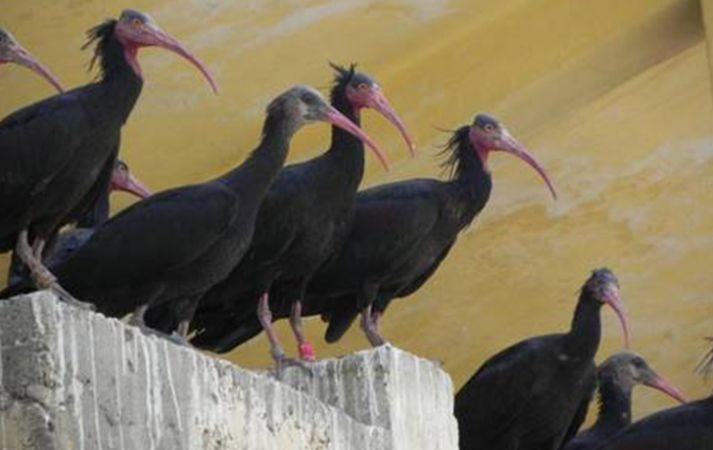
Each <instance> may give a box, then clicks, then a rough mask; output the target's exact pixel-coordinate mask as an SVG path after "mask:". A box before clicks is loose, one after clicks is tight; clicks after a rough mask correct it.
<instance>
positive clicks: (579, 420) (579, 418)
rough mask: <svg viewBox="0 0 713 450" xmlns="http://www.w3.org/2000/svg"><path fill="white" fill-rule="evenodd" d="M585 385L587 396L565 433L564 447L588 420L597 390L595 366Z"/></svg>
mask: <svg viewBox="0 0 713 450" xmlns="http://www.w3.org/2000/svg"><path fill="white" fill-rule="evenodd" d="M585 383H586V386H587V387H586V388H585V389H586V394H585V395H583V396H582V401H581V402H579V406H577V411H576V412H575V413H574V417H573V418H572V423H571V424H570V425H569V428H568V429H567V432H566V433H565V435H564V438H563V439H562V445H563V446H564V445H565V444H567V443H568V442H569V441H571V440H572V439H574V437H575V436H576V435H577V433H578V432H579V429H580V428H581V427H582V424H583V423H584V419H586V418H587V411H588V410H589V404H590V403H591V401H592V397H594V392H595V391H596V389H597V375H596V367H595V366H594V364H592V370H591V371H590V373H589V374H587V379H586V380H585Z"/></svg>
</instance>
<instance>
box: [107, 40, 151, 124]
mask: <svg viewBox="0 0 713 450" xmlns="http://www.w3.org/2000/svg"><path fill="white" fill-rule="evenodd" d="M97 45H98V47H97V54H96V55H97V56H96V57H97V58H99V60H100V61H99V62H100V65H101V73H102V75H101V80H100V82H99V86H100V87H101V91H102V95H100V96H99V98H98V104H97V105H96V106H97V108H96V113H97V114H102V112H104V113H105V114H106V113H108V114H110V115H111V116H112V117H114V118H117V119H118V120H119V121H120V123H121V124H124V123H125V122H126V120H127V119H128V117H129V114H130V113H131V111H132V109H133V108H134V105H135V104H136V101H137V100H138V98H139V95H140V94H141V89H142V88H143V85H144V82H143V80H142V79H141V77H139V76H138V75H136V72H134V69H133V68H132V67H131V65H129V62H128V61H127V60H126V55H125V51H124V46H123V45H122V44H121V43H120V42H119V41H118V40H117V38H116V36H115V35H114V33H113V32H112V33H111V34H110V35H108V36H107V37H105V38H104V39H102V41H101V42H100V43H99V44H97ZM107 105H109V106H110V108H107Z"/></svg>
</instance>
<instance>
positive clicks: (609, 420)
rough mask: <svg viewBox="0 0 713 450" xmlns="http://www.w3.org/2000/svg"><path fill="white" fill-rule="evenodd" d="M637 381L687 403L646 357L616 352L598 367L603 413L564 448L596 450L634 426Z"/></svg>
mask: <svg viewBox="0 0 713 450" xmlns="http://www.w3.org/2000/svg"><path fill="white" fill-rule="evenodd" d="M637 384H643V385H644V386H649V387H652V388H654V389H658V390H660V391H662V392H664V393H666V394H668V395H670V396H671V397H673V398H674V399H676V400H678V401H680V402H681V403H685V402H686V399H685V398H684V396H683V394H682V393H681V391H680V390H678V389H677V388H676V387H675V386H673V385H672V384H671V383H669V382H668V381H666V380H665V379H664V378H663V377H661V376H660V375H659V374H657V373H656V372H655V371H654V370H653V369H652V368H651V366H649V364H648V363H647V362H646V360H645V359H644V358H643V357H641V356H640V355H637V354H635V353H632V352H619V353H616V354H614V355H612V356H610V357H609V358H608V359H607V360H606V361H604V363H602V364H601V365H600V366H599V368H598V370H597V391H598V393H599V415H598V416H597V421H596V423H595V424H594V425H593V426H592V427H591V428H590V429H588V430H585V431H583V432H581V433H579V434H578V435H577V436H575V437H574V439H572V440H571V441H569V442H568V443H567V444H566V445H565V446H564V447H562V449H563V450H596V449H598V448H599V447H600V446H602V445H603V444H605V443H606V442H607V441H609V440H610V439H611V438H612V437H613V436H614V435H615V434H616V433H618V432H619V431H621V430H622V429H623V428H624V427H626V426H628V425H631V397H632V393H633V390H634V386H636V385H637ZM583 407H586V406H584V405H583Z"/></svg>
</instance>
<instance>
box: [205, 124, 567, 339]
mask: <svg viewBox="0 0 713 450" xmlns="http://www.w3.org/2000/svg"><path fill="white" fill-rule="evenodd" d="M494 151H504V152H507V153H511V154H513V155H515V156H517V157H518V158H521V159H523V160H524V161H525V162H526V163H527V164H529V165H530V166H532V167H533V168H534V169H535V170H536V171H537V172H538V173H539V174H540V176H542V177H543V179H544V180H545V182H546V184H547V185H548V187H549V189H550V191H551V193H552V195H553V196H556V194H555V190H554V187H553V186H552V183H551V182H550V179H549V177H548V176H547V174H546V172H545V170H544V169H543V168H542V166H541V165H540V164H539V163H538V162H537V161H536V160H535V159H534V158H533V157H532V156H531V155H530V153H529V152H528V151H527V150H526V149H525V148H524V147H523V146H522V145H521V144H520V143H519V142H518V141H517V140H516V139H515V138H514V137H512V135H511V134H510V133H509V132H508V130H507V129H506V128H505V127H504V126H503V125H502V124H501V123H500V122H499V121H497V120H496V119H494V118H493V117H491V116H488V115H486V114H479V115H477V116H476V117H475V119H474V121H473V123H472V125H466V126H463V127H461V128H460V129H458V130H457V131H456V132H455V133H454V135H453V137H452V138H451V140H450V141H449V143H448V145H447V147H446V150H445V153H446V154H447V155H448V159H447V161H446V163H445V166H446V167H447V168H449V169H450V170H451V179H450V180H448V181H440V180H434V179H416V180H408V181H402V182H397V183H391V184H386V185H382V186H376V187H374V188H371V189H367V190H365V191H362V192H359V193H358V194H357V197H356V200H355V203H354V211H353V213H352V214H353V219H352V223H351V228H350V231H349V235H348V236H347V239H346V241H345V243H344V245H343V247H342V248H341V249H340V250H339V252H337V253H336V254H335V255H334V256H333V257H332V258H331V259H330V261H329V262H328V263H326V264H325V266H324V267H323V268H321V269H320V270H319V271H318V272H317V274H316V275H315V276H314V278H313V279H312V281H311V282H310V283H309V285H308V286H307V291H306V293H305V301H304V306H303V311H302V312H303V315H312V314H322V315H323V317H325V318H328V319H330V320H331V321H332V322H330V327H329V329H328V330H327V340H328V341H329V342H333V341H335V340H337V339H338V338H339V337H340V336H341V335H342V334H343V333H344V331H346V329H347V328H348V326H349V325H350V324H351V322H352V320H353V319H354V318H356V317H357V316H358V315H359V313H360V312H361V317H362V329H363V330H364V331H365V333H366V336H367V338H368V340H369V342H371V344H372V345H375V346H376V345H381V344H383V343H384V342H385V340H384V339H383V337H381V335H380V333H379V331H378V324H379V317H380V315H379V312H378V311H372V305H374V304H376V305H377V306H379V305H382V304H383V305H386V304H388V302H389V301H390V300H391V299H392V298H395V297H401V296H405V295H409V294H411V293H412V292H415V291H416V290H417V289H418V288H420V287H421V286H422V285H423V284H424V283H425V282H426V281H427V280H428V279H429V278H430V277H431V276H432V275H433V273H435V271H436V269H437V268H438V266H439V265H440V263H441V262H442V261H443V259H445V257H446V256H447V255H448V252H449V251H450V249H451V247H452V246H453V244H454V243H455V241H456V239H457V237H458V234H459V233H460V232H461V231H462V230H463V229H464V228H466V227H467V226H468V225H469V224H470V223H471V222H472V221H473V219H474V218H475V217H476V216H477V214H478V213H480V211H481V210H482V209H483V208H484V207H485V204H486V203H487V201H488V198H489V197H490V190H491V188H492V177H491V174H490V171H489V169H488V158H489V155H490V153H491V152H494ZM281 297H282V296H281V295H280V294H279V292H273V293H272V294H271V299H270V307H271V309H272V311H273V317H274V318H283V317H289V316H290V314H291V310H290V302H289V300H290V299H283V298H281ZM240 317H242V318H241V319H240V320H238V321H236V320H235V319H233V318H230V319H227V318H220V317H215V318H214V320H212V322H211V323H210V327H213V328H214V329H215V330H226V331H225V332H224V333H225V334H224V335H223V336H218V337H217V338H213V339H212V342H211V345H210V346H207V348H210V349H211V350H216V351H221V352H224V351H229V350H230V349H232V348H234V347H236V346H238V345H240V344H241V343H243V342H245V341H246V340H248V339H250V338H251V337H253V336H255V335H256V334H258V333H259V331H260V324H259V323H258V322H257V320H256V319H254V318H253V315H252V314H242V315H241V316H240ZM228 321H230V323H229V324H226V323H225V322H228ZM335 323H339V324H340V327H339V330H338V331H335V330H334V328H335V327H334V326H333V325H334V324H335ZM214 343H215V344H214ZM216 344H217V345H216Z"/></svg>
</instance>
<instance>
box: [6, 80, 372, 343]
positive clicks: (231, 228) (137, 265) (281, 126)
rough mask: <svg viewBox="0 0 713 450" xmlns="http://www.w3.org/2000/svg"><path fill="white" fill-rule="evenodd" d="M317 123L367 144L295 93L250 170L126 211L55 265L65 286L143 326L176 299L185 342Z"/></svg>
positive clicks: (303, 90)
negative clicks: (293, 150) (298, 144)
mask: <svg viewBox="0 0 713 450" xmlns="http://www.w3.org/2000/svg"><path fill="white" fill-rule="evenodd" d="M316 120H323V121H330V122H332V123H336V124H338V125H340V126H343V127H344V128H346V129H349V130H350V131H351V132H353V133H355V134H359V135H360V136H361V137H362V138H366V137H365V136H364V135H363V134H361V133H360V132H359V129H358V127H356V125H354V124H352V123H351V122H349V120H348V119H346V118H345V117H344V116H342V115H341V114H339V113H338V112H337V111H336V110H334V109H333V108H332V107H330V106H329V105H328V104H326V103H325V101H324V99H323V98H322V97H321V95H320V94H319V93H318V92H317V91H315V90H314V89H312V88H308V87H305V86H297V87H294V88H292V89H290V90H288V91H287V92H285V93H283V94H282V95H280V96H278V97H277V98H276V99H275V100H273V101H272V102H271V103H270V105H269V106H268V110H267V118H266V120H265V124H264V126H263V133H262V140H261V142H260V144H259V145H258V147H257V148H256V149H255V150H254V151H253V152H252V153H251V155H250V156H249V157H248V159H247V160H246V161H245V162H244V163H243V164H241V165H240V166H238V167H236V168H235V169H233V170H231V171H229V172H228V173H226V174H225V175H223V176H221V177H219V178H217V179H215V180H212V181H209V182H206V183H202V184H196V185H191V186H184V187H179V188H176V189H171V190H168V191H164V192H161V193H159V194H155V195H153V196H152V197H150V198H149V199H147V200H145V201H143V202H140V203H137V204H134V205H133V206H131V207H130V208H127V209H126V210H124V211H122V212H121V213H119V214H118V215H116V216H115V217H113V218H112V219H110V220H109V221H108V222H107V223H106V224H105V225H104V226H102V227H101V228H99V229H98V230H97V232H96V233H95V234H94V235H93V236H92V238H91V239H90V240H89V242H87V243H86V244H85V245H84V246H83V247H82V248H81V249H80V250H79V251H78V252H77V253H76V254H75V255H74V256H73V257H72V258H70V259H69V260H68V261H67V262H66V263H65V264H63V265H61V266H59V267H58V268H57V269H56V273H57V276H58V277H59V280H60V282H61V283H62V285H63V286H65V287H66V289H67V290H69V291H70V292H71V293H72V294H75V295H76V296H78V297H79V298H82V299H85V300H88V301H91V302H92V303H93V304H95V305H96V306H97V309H98V310H99V311H100V312H103V313H105V314H107V315H111V316H123V315H125V314H127V313H129V312H131V311H132V310H134V311H135V314H134V316H133V317H132V323H134V324H136V325H139V326H142V327H143V314H144V313H145V311H146V310H147V309H148V308H149V307H151V306H153V305H158V304H161V303H164V302H170V309H171V312H172V314H173V316H174V317H175V318H176V320H177V322H178V324H179V325H178V331H179V334H180V337H179V338H180V339H183V338H185V336H186V334H187V331H188V325H189V322H190V319H191V318H192V315H193V311H194V308H195V304H196V301H197V300H198V299H199V298H200V297H201V296H202V295H203V294H204V293H205V292H206V291H207V290H208V289H209V288H210V287H212V286H213V285H215V284H217V283H218V282H220V281H221V280H223V279H224V278H225V277H226V276H227V275H228V274H229V273H230V271H231V270H232V269H233V268H234V267H235V266H236V265H237V263H238V262H239V261H240V259H241V258H242V256H243V254H244V253H245V251H246V250H247V248H248V245H249V244H250V241H251V239H252V235H253V230H254V225H255V218H256V216H257V212H258V208H259V205H260V203H261V201H262V200H263V197H264V195H265V193H266V192H267V189H268V188H269V186H270V184H271V183H272V181H273V179H274V177H275V175H276V174H277V172H278V171H279V169H280V168H281V167H282V165H283V164H284V162H285V158H286V156H287V151H288V148H289V143H290V140H291V138H292V136H293V135H294V133H296V132H297V131H298V130H299V129H300V128H301V127H302V126H303V125H305V124H307V123H309V122H313V121H316ZM6 295H7V294H6Z"/></svg>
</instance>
